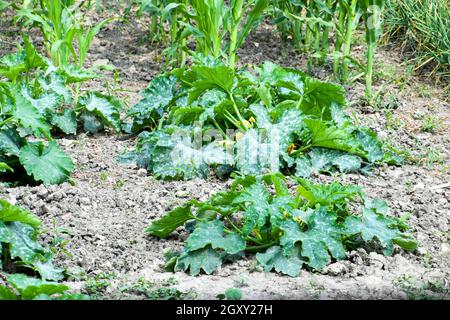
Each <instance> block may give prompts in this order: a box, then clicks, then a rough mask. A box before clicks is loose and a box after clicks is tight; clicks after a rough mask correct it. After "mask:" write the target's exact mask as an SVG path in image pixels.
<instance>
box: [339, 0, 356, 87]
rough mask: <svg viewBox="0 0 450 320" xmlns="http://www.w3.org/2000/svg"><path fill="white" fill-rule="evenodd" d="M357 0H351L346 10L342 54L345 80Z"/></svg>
mask: <svg viewBox="0 0 450 320" xmlns="http://www.w3.org/2000/svg"><path fill="white" fill-rule="evenodd" d="M357 3H358V0H352V2H351V4H350V6H349V8H348V12H347V23H346V28H345V38H344V52H343V56H342V81H344V82H345V81H347V78H348V66H349V59H348V57H349V56H350V50H351V46H352V35H353V31H354V28H355V20H356V5H357Z"/></svg>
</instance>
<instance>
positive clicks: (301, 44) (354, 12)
mask: <svg viewBox="0 0 450 320" xmlns="http://www.w3.org/2000/svg"><path fill="white" fill-rule="evenodd" d="M383 9H384V1H383V0H379V1H376V0H373V1H372V0H320V1H310V0H299V1H284V0H279V1H275V2H274V4H273V10H272V12H273V15H274V17H275V19H274V22H275V23H277V24H278V26H279V30H280V31H281V32H282V33H283V37H284V38H285V39H287V38H288V37H289V36H291V37H292V39H293V41H294V46H295V47H296V48H297V49H299V50H301V51H302V52H304V53H306V54H307V55H308V58H309V59H308V65H309V66H311V64H312V62H313V61H315V62H316V63H318V64H323V63H324V62H325V61H326V60H327V57H331V58H332V65H333V74H334V76H335V79H336V80H337V81H341V82H346V81H348V78H349V74H350V71H349V69H350V64H351V63H352V62H355V63H356V64H357V65H359V67H361V66H362V64H361V63H359V62H358V61H357V60H356V59H355V57H353V56H352V54H351V47H352V44H353V42H354V34H355V31H356V30H357V28H358V27H359V23H360V21H361V17H362V18H363V21H364V24H365V29H366V41H367V66H366V68H365V70H364V72H365V74H366V96H367V97H370V96H371V95H372V89H371V87H372V77H373V64H374V55H375V50H376V47H377V42H378V40H379V36H380V33H381V21H382V18H381V14H382V12H383ZM333 33H334V49H333V53H332V54H330V47H331V42H332V41H331V37H330V35H332V34H333Z"/></svg>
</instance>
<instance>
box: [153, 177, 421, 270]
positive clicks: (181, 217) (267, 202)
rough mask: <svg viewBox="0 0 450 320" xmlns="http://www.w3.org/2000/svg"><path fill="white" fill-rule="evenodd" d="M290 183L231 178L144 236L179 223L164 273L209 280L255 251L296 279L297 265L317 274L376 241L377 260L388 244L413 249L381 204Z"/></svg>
mask: <svg viewBox="0 0 450 320" xmlns="http://www.w3.org/2000/svg"><path fill="white" fill-rule="evenodd" d="M297 182H298V186H297V187H296V193H295V194H292V193H291V191H290V189H289V188H288V187H287V185H286V183H285V178H284V177H283V176H282V175H281V174H269V175H265V176H259V177H255V176H246V177H237V178H236V179H235V180H234V182H233V184H232V187H231V190H229V191H224V192H218V193H216V194H214V195H213V196H212V197H211V198H210V199H208V200H206V201H203V202H201V201H197V200H195V199H194V200H190V201H188V202H186V203H185V204H184V205H182V206H180V207H176V208H175V209H173V210H172V211H170V212H168V213H166V214H165V215H164V216H163V217H162V218H160V219H157V220H155V221H152V222H151V224H150V225H149V227H148V228H147V229H146V231H147V232H148V233H149V234H151V235H153V236H156V237H159V238H166V237H167V236H169V235H170V234H171V233H172V232H173V231H174V230H175V229H177V228H178V227H180V226H182V225H186V230H188V231H189V232H190V235H189V237H188V238H187V240H186V243H185V246H184V249H183V250H182V251H180V252H169V253H168V254H167V257H168V261H167V264H166V269H167V270H169V271H188V270H189V272H190V274H191V275H198V274H199V273H200V272H201V271H204V272H205V273H207V274H211V273H212V272H213V271H214V270H215V269H216V268H218V267H219V266H221V265H222V264H223V263H225V262H232V261H236V260H238V259H241V258H243V257H244V256H245V255H246V254H254V253H256V260H257V261H258V263H259V265H260V266H261V267H262V268H263V269H264V270H265V271H267V272H269V271H272V270H275V271H276V272H279V273H283V274H286V275H289V276H291V277H296V276H298V275H299V274H300V270H301V269H302V267H306V268H308V269H310V270H317V271H322V270H323V269H324V267H326V266H327V265H328V264H329V263H331V262H332V261H338V260H343V259H345V258H346V252H347V251H348V250H351V249H355V248H358V247H361V246H363V245H365V244H366V243H367V242H372V243H377V244H378V247H379V248H380V250H381V251H382V252H383V253H384V254H385V255H392V253H393V252H394V246H395V245H398V246H400V247H401V248H403V249H405V250H415V248H416V247H417V242H416V241H415V240H414V238H413V237H412V236H411V235H410V234H408V233H406V230H407V229H408V226H407V225H406V223H405V222H404V221H403V220H402V219H399V218H395V217H392V216H390V215H389V214H388V206H387V204H386V202H385V201H383V200H379V199H369V198H367V197H366V196H365V195H364V193H363V192H362V190H361V189H360V188H359V187H355V186H346V185H341V184H339V183H337V182H333V183H331V184H313V183H311V182H309V181H308V180H305V179H297ZM358 204H360V205H359V208H358V209H356V208H355V207H356V206H358Z"/></svg>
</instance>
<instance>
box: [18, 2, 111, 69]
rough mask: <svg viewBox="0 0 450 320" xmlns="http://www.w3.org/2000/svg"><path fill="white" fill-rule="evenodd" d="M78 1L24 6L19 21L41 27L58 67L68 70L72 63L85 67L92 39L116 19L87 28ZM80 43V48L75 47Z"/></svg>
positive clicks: (49, 53) (46, 43)
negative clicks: (80, 14)
mask: <svg viewBox="0 0 450 320" xmlns="http://www.w3.org/2000/svg"><path fill="white" fill-rule="evenodd" d="M74 2H75V1H74V0H64V1H60V0H41V1H40V2H39V6H33V5H26V6H25V5H24V6H22V7H21V8H19V9H18V11H17V14H16V17H15V20H16V21H18V22H22V23H23V24H24V25H25V26H33V25H37V26H38V28H39V29H40V30H41V32H42V35H43V37H44V43H45V47H46V50H47V53H48V55H49V56H50V57H51V59H52V62H53V64H54V65H55V66H68V65H69V64H70V63H71V62H72V61H73V62H75V63H76V65H77V66H78V67H80V68H81V67H82V66H83V64H84V61H85V59H86V54H87V52H88V51H89V48H90V45H91V42H92V39H93V38H94V37H95V35H96V34H97V33H98V32H99V31H100V29H101V28H102V27H103V26H105V25H106V24H107V23H108V22H110V21H111V20H113V18H110V19H106V20H103V21H100V22H99V23H97V24H96V25H95V26H85V25H84V24H83V23H82V21H81V19H79V18H78V17H77V13H78V12H77V10H78V7H76V6H74ZM75 43H77V45H75Z"/></svg>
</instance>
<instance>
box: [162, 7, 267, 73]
mask: <svg viewBox="0 0 450 320" xmlns="http://www.w3.org/2000/svg"><path fill="white" fill-rule="evenodd" d="M174 3H175V2H174ZM176 3H177V4H178V6H177V7H176V8H175V5H172V7H173V10H172V11H171V13H172V14H171V17H172V18H171V19H170V32H169V33H170V36H171V38H172V42H171V43H172V46H173V47H174V48H175V50H176V51H178V52H179V54H180V55H181V59H178V60H181V61H182V62H183V61H184V60H185V56H184V54H183V53H184V52H190V53H193V52H192V51H190V50H189V49H188V48H187V44H188V41H189V40H190V39H193V40H194V42H195V45H196V53H197V54H201V55H203V56H211V57H213V58H215V59H217V58H223V59H224V60H225V61H227V62H228V63H229V64H230V66H234V65H235V63H236V59H237V58H236V52H237V50H238V49H239V47H240V46H241V45H242V44H243V43H244V41H245V38H246V37H247V36H248V35H249V33H250V32H251V30H252V29H254V28H255V27H256V26H257V25H258V24H259V22H260V21H261V20H262V18H263V15H264V12H265V9H266V8H267V7H268V5H269V1H268V0H250V1H243V0H237V1H235V0H232V1H230V2H229V3H228V4H227V3H226V2H225V1H224V0H183V1H177V2H176Z"/></svg>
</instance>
